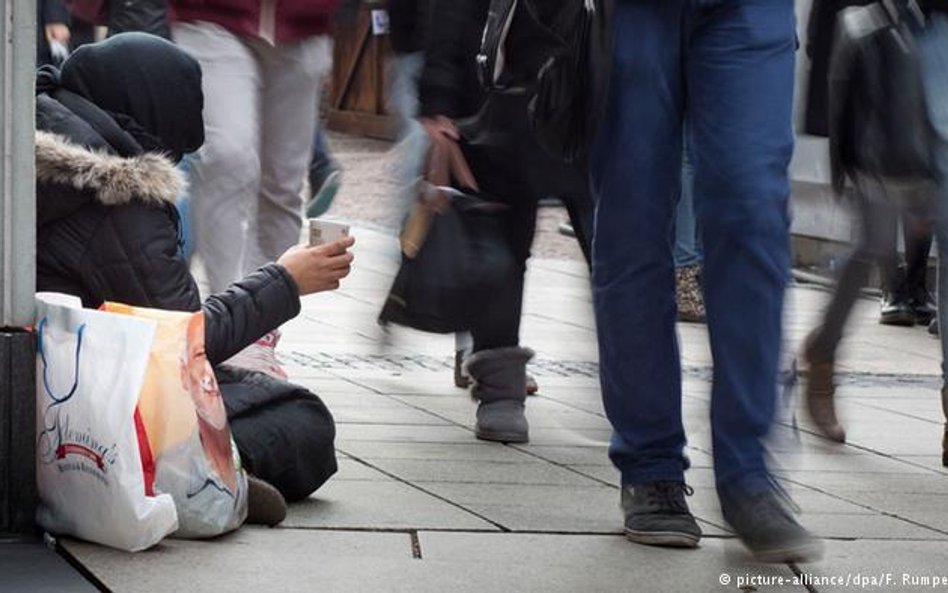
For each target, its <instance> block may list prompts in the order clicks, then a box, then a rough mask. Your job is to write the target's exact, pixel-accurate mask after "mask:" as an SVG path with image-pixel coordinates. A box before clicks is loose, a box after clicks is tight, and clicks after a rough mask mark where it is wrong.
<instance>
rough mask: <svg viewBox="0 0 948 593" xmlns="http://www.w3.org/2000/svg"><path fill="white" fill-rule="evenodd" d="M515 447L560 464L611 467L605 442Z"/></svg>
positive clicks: (531, 444)
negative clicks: (601, 443) (599, 443)
mask: <svg viewBox="0 0 948 593" xmlns="http://www.w3.org/2000/svg"><path fill="white" fill-rule="evenodd" d="M515 448H516V449H522V450H524V451H528V452H530V453H531V454H533V455H536V456H538V457H541V458H543V459H547V460H549V461H553V462H555V463H559V464H562V465H587V466H588V465H600V466H606V467H612V462H611V461H610V460H609V453H608V449H607V447H606V445H605V444H603V445H598V444H593V445H577V446H564V445H537V444H535V443H530V444H528V445H516V446H515Z"/></svg>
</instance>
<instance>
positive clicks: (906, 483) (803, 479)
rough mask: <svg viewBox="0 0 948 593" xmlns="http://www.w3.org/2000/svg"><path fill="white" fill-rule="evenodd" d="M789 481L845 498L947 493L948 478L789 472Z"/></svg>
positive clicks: (938, 476) (906, 474)
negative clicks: (886, 494)
mask: <svg viewBox="0 0 948 593" xmlns="http://www.w3.org/2000/svg"><path fill="white" fill-rule="evenodd" d="M788 477H789V478H790V480H792V481H794V482H797V483H800V484H805V485H807V486H811V487H814V488H818V489H820V490H824V491H829V492H832V493H834V494H838V495H840V496H844V497H848V496H849V495H850V494H853V493H859V492H884V493H891V494H898V493H918V492H933V493H935V492H948V475H937V474H934V473H932V474H922V473H903V474H878V473H872V474H867V473H852V472H819V471H816V472H791V473H790V474H789V476H788Z"/></svg>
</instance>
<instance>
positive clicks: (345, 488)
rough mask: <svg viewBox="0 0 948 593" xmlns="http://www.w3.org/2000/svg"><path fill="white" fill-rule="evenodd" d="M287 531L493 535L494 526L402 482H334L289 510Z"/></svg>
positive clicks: (286, 523)
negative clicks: (437, 531)
mask: <svg viewBox="0 0 948 593" xmlns="http://www.w3.org/2000/svg"><path fill="white" fill-rule="evenodd" d="M282 525H283V526H284V527H287V528H293V527H305V528H334V529H340V528H356V529H467V530H493V529H495V527H494V526H493V525H491V524H490V523H488V522H486V521H483V520H482V519H479V518H478V517H477V516H475V515H474V514H471V513H470V512H467V511H465V510H464V509H462V508H458V506H455V505H452V504H449V503H447V502H445V501H443V500H440V499H438V498H437V497H436V496H431V495H430V494H426V493H425V492H422V491H421V490H419V489H417V488H413V487H411V486H409V485H407V484H403V483H401V482H394V481H393V482H386V481H333V480H330V481H329V482H328V483H327V484H326V485H324V486H323V487H322V488H320V489H319V490H318V491H317V492H316V493H315V494H314V495H312V496H311V497H310V498H308V499H306V500H304V501H301V502H297V503H294V504H292V505H290V509H289V512H288V513H287V517H286V521H284V522H283V524H282Z"/></svg>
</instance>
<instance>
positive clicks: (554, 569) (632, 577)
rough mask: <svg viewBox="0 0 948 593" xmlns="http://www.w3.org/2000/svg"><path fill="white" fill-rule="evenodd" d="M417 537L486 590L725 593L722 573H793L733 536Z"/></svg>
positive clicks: (426, 553)
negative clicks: (678, 542) (648, 539)
mask: <svg viewBox="0 0 948 593" xmlns="http://www.w3.org/2000/svg"><path fill="white" fill-rule="evenodd" d="M419 540H420V542H421V549H422V555H423V557H424V562H425V563H428V562H436V563H446V564H450V565H455V566H457V567H458V570H459V571H464V573H465V574H469V575H471V580H472V581H475V580H476V581H477V582H483V583H485V584H487V586H486V587H485V589H484V590H486V591H538V592H546V591H552V592H563V593H567V592H575V591H603V592H606V591H608V592H613V591H718V590H726V589H724V588H723V587H722V586H721V585H720V580H719V579H721V575H722V574H727V577H728V578H729V579H732V580H733V585H732V586H733V588H734V589H735V590H736V580H737V578H738V577H742V578H743V577H744V576H745V575H748V574H758V575H768V576H782V577H784V578H785V579H787V580H789V579H791V578H792V577H793V573H792V572H790V569H789V568H787V567H785V566H766V565H761V564H757V563H754V562H753V561H751V559H750V558H749V557H748V555H747V554H746V552H744V550H743V549H742V548H741V547H740V545H739V544H738V543H737V542H735V541H733V540H721V539H713V538H705V539H704V540H702V542H701V547H700V548H698V549H696V550H668V549H660V548H651V547H648V546H639V545H636V544H633V543H630V542H628V541H626V540H625V539H624V538H622V537H619V536H590V535H573V536H562V535H535V534H455V533H427V532H422V533H420V534H419ZM513 571H516V572H515V573H514V574H510V573H511V572H513ZM518 575H519V577H520V578H519V579H517V576H518ZM760 590H766V591H805V589H803V588H802V587H792V586H786V587H767V588H762V589H760Z"/></svg>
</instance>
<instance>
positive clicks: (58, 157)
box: [36, 131, 186, 206]
mask: <svg viewBox="0 0 948 593" xmlns="http://www.w3.org/2000/svg"><path fill="white" fill-rule="evenodd" d="M36 181H37V183H38V184H44V183H49V184H57V185H65V186H68V187H72V188H74V189H77V190H79V191H91V192H94V193H95V195H96V199H97V200H98V201H99V202H100V203H101V204H104V205H106V206H120V205H122V204H128V203H130V202H133V201H135V202H140V203H145V204H163V203H174V201H175V199H177V197H178V196H179V195H181V192H182V191H183V190H184V189H185V185H186V184H185V181H184V178H183V177H182V175H181V173H179V172H178V170H177V169H176V168H175V166H174V164H172V162H171V161H170V160H169V159H167V158H165V157H163V156H161V155H159V154H153V153H146V154H143V155H140V156H135V157H129V158H125V157H121V156H116V155H111V154H107V153H105V152H101V151H94V150H89V149H87V148H85V147H82V146H79V145H77V144H74V143H72V142H70V141H69V140H68V139H67V138H65V137H64V136H60V135H57V134H51V133H49V132H42V131H37V132H36Z"/></svg>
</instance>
